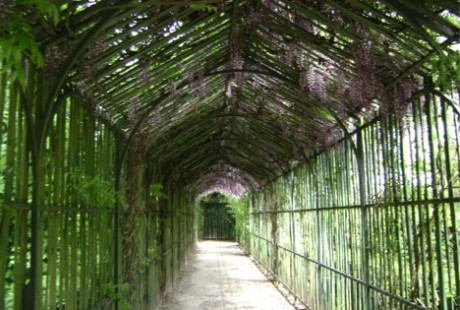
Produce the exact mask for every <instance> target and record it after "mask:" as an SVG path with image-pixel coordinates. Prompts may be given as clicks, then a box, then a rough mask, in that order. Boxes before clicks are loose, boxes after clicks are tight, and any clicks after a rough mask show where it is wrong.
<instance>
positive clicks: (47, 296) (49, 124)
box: [0, 72, 196, 309]
mask: <svg viewBox="0 0 460 310" xmlns="http://www.w3.org/2000/svg"><path fill="white" fill-rule="evenodd" d="M39 74H40V73H37V75H39ZM31 78H33V77H31ZM45 90H46V87H44V88H43V89H42V90H37V89H35V88H34V87H33V86H30V87H25V88H24V87H23V86H21V85H20V84H19V83H11V79H9V76H8V72H4V73H3V74H2V75H1V77H0V124H1V126H0V137H1V139H0V155H1V156H0V169H1V178H0V233H1V234H0V309H63V308H65V309H108V308H111V309H115V308H117V307H118V309H153V308H154V307H155V306H156V305H157V304H158V303H159V302H160V300H161V297H162V295H163V294H164V292H165V291H167V290H168V289H170V288H171V287H172V285H173V284H174V282H175V281H176V280H177V277H178V275H179V270H180V267H181V266H182V265H183V264H184V262H185V260H186V259H187V257H188V256H189V254H190V252H191V249H192V245H193V243H194V242H195V239H196V231H195V230H194V227H195V226H196V219H195V213H194V212H195V211H194V210H195V209H194V208H193V206H194V202H192V200H191V198H190V197H189V196H187V195H186V194H185V193H184V192H182V191H181V190H180V189H178V188H175V187H173V186H172V184H169V183H168V182H167V181H164V180H163V179H162V178H161V177H160V172H158V168H157V167H153V168H152V167H150V166H148V165H147V164H146V163H145V160H144V158H143V157H142V156H144V155H145V152H144V151H143V150H142V149H140V146H139V145H141V144H142V143H140V142H141V141H138V140H134V142H132V143H129V144H128V145H129V147H128V148H127V149H126V150H127V152H126V156H125V157H124V158H122V159H120V154H121V153H122V150H123V149H124V147H125V146H126V143H127V140H126V138H124V136H123V135H121V134H120V132H118V131H117V130H116V128H114V127H113V126H109V125H107V123H106V122H105V121H104V119H103V118H101V117H100V116H98V117H96V116H95V114H94V113H93V110H92V108H94V107H92V106H91V105H90V104H88V102H87V101H86V100H82V98H79V97H72V96H67V97H62V98H61V102H60V104H59V105H58V106H56V110H55V111H51V113H49V114H46V113H45V112H44V110H45V105H44V104H43V101H41V100H40V96H41V95H43V93H44V92H45ZM44 97H45V96H44ZM29 108H30V110H28V109H29ZM42 108H43V109H42ZM40 132H44V135H43V139H44V140H43V141H42V142H40V141H38V139H36V137H39V136H40V134H39V133H40ZM39 143H40V144H41V150H40V151H39V152H37V151H36V150H37V149H38V147H37V144H39ZM117 169H118V170H117ZM117 176H119V178H118V182H116V181H115V180H116V179H117Z"/></svg>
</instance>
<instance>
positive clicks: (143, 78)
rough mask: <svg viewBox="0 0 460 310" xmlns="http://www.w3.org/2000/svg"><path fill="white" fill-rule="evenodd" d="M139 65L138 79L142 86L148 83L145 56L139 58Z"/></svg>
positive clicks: (147, 64)
mask: <svg viewBox="0 0 460 310" xmlns="http://www.w3.org/2000/svg"><path fill="white" fill-rule="evenodd" d="M139 67H140V68H141V71H140V73H139V79H140V80H141V82H142V84H143V85H144V86H147V85H149V83H150V66H149V61H148V60H147V59H146V58H140V59H139Z"/></svg>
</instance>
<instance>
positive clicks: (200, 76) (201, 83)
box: [198, 69, 206, 97]
mask: <svg viewBox="0 0 460 310" xmlns="http://www.w3.org/2000/svg"><path fill="white" fill-rule="evenodd" d="M205 89H206V80H205V79H204V70H203V69H201V70H200V71H198V92H199V94H200V97H204V96H205Z"/></svg>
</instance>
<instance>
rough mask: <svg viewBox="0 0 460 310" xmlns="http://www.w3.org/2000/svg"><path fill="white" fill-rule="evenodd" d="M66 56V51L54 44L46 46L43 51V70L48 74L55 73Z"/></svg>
mask: <svg viewBox="0 0 460 310" xmlns="http://www.w3.org/2000/svg"><path fill="white" fill-rule="evenodd" d="M67 57H68V55H67V53H66V52H65V51H64V50H63V49H62V48H59V47H58V46H55V45H54V46H51V47H48V48H47V49H46V52H45V71H46V72H47V73H49V74H53V73H56V72H57V71H58V70H59V69H60V68H61V66H62V65H63V64H64V62H65V61H66V60H67ZM88 66H89V65H88Z"/></svg>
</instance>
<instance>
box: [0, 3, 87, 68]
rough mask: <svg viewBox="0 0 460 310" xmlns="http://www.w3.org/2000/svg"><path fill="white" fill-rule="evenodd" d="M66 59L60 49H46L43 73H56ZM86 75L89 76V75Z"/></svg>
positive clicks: (62, 50)
mask: <svg viewBox="0 0 460 310" xmlns="http://www.w3.org/2000/svg"><path fill="white" fill-rule="evenodd" d="M0 1H1V0H0ZM67 57H68V54H67V53H66V51H65V50H64V49H63V48H62V47H59V46H56V45H53V46H50V47H48V48H47V49H46V52H45V71H46V72H47V73H48V74H54V73H56V72H57V71H58V70H59V69H60V68H61V66H62V65H63V64H64V63H65V61H66V60H67ZM86 70H87V71H89V70H90V68H89V67H87V68H86ZM86 75H89V73H87V74H86Z"/></svg>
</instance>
